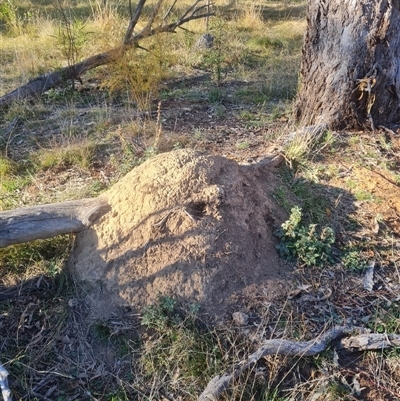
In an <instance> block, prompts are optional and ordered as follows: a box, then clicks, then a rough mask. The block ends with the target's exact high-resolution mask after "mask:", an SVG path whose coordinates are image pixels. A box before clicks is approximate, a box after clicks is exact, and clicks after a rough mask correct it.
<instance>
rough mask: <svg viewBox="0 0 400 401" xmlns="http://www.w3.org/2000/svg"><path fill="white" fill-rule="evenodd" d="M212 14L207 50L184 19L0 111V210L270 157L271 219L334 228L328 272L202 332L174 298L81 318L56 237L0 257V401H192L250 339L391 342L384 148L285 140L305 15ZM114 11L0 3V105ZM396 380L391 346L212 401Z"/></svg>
mask: <svg viewBox="0 0 400 401" xmlns="http://www.w3.org/2000/svg"><path fill="white" fill-rule="evenodd" d="M183 3H184V2H178V4H179V6H180V7H182V8H184V7H185V6H186V5H187V4H183ZM54 4H55V6H54ZM7 7H9V8H7ZM4 10H6V11H7V13H8V14H7V15H6V13H5V11H4ZM61 10H63V12H64V15H66V16H67V19H66V20H65V19H63V18H62V15H63V14H62V13H60V11H61ZM149 10H150V8H149V9H147V10H146V12H150V11H149ZM214 11H215V12H216V16H215V17H214V18H212V19H210V21H209V27H208V29H209V32H210V33H211V34H212V35H213V36H214V43H213V47H212V48H209V49H207V48H202V47H199V46H197V45H196V44H197V41H198V39H199V38H200V36H201V35H202V34H204V33H205V32H206V29H207V28H206V23H205V21H193V22H191V23H190V24H188V26H186V28H187V30H181V31H179V32H178V33H177V34H174V35H169V36H168V35H165V36H162V37H154V38H152V39H150V40H149V41H148V42H146V43H143V46H144V47H146V48H147V49H148V50H149V51H145V50H142V49H137V50H136V51H135V52H133V53H129V54H127V56H126V57H125V58H124V59H122V60H121V61H120V62H119V63H118V64H114V65H110V66H105V67H102V68H100V69H98V70H95V71H92V72H90V73H88V74H87V75H86V76H85V77H83V81H82V82H75V87H74V88H72V86H71V84H70V83H69V84H68V85H66V86H65V87H62V88H57V89H54V90H51V91H49V92H48V93H46V94H45V95H43V96H42V97H41V98H40V99H37V100H35V101H34V102H25V103H18V104H14V105H13V106H12V107H10V108H9V109H8V110H6V111H4V112H2V114H1V116H0V210H9V209H13V208H16V207H19V206H27V205H34V204H40V203H46V202H57V201H62V200H68V199H79V198H83V197H89V196H97V195H98V194H100V193H102V192H103V191H105V190H106V189H108V188H110V187H111V186H112V185H113V184H115V183H116V182H117V181H118V180H120V179H121V178H122V177H123V176H125V175H126V173H128V172H129V171H131V170H132V169H133V168H134V167H135V166H138V165H140V164H141V163H143V162H144V161H145V160H149V159H151V158H153V156H155V155H157V154H159V153H164V152H168V151H171V150H175V149H181V148H191V149H196V150H200V151H205V152H208V153H211V154H214V155H223V156H225V157H228V158H229V159H233V160H236V161H238V162H241V163H247V164H256V163H257V162H258V161H259V160H261V159H263V158H264V157H265V156H267V155H270V154H273V153H276V154H281V155H282V156H283V159H284V161H283V162H282V163H281V164H280V165H279V166H278V167H276V173H275V175H276V177H275V178H276V179H275V180H274V187H273V191H272V193H273V198H274V200H275V207H276V210H277V211H278V210H279V213H280V216H281V215H285V218H281V221H280V222H281V223H283V221H284V220H285V219H286V218H289V216H290V214H291V210H292V208H293V207H294V206H299V207H301V208H302V212H303V224H304V226H305V227H308V225H309V224H317V225H318V226H317V228H322V227H330V228H332V229H333V231H334V232H335V237H336V241H335V243H334V244H333V247H332V249H331V255H330V260H329V261H325V262H324V263H323V264H322V266H319V267H316V266H314V265H311V266H307V263H306V262H304V260H306V261H307V260H309V255H308V256H307V255H305V257H304V258H303V259H301V258H300V259H299V260H303V262H301V261H298V262H297V264H296V262H295V261H292V262H290V263H288V273H289V274H290V276H291V279H290V281H289V282H288V284H287V286H286V287H285V288H282V295H280V296H278V297H276V298H275V299H273V300H271V299H270V298H269V297H267V296H266V295H265V294H263V293H262V292H261V293H256V292H250V293H249V294H247V296H246V297H240V298H239V299H237V303H236V310H237V311H239V312H243V313H245V314H246V315H247V316H248V321H247V323H246V325H244V326H241V327H238V326H236V325H234V324H233V323H232V321H231V316H226V317H225V318H226V319H225V321H224V322H223V323H221V324H220V325H219V326H217V327H215V326H210V325H209V324H208V322H207V321H206V319H205V318H204V315H202V313H201V311H198V310H197V306H196V305H194V304H183V303H181V302H180V300H176V299H174V298H173V297H163V298H160V299H159V300H158V301H157V302H155V303H154V304H153V305H151V306H149V307H147V308H146V309H144V310H142V311H141V313H140V314H139V313H137V311H135V310H132V309H130V308H126V309H125V310H123V311H121V312H120V314H118V315H115V316H113V317H112V318H110V319H107V320H96V321H92V320H89V319H87V315H88V309H87V305H85V303H84V302H83V300H82V299H83V298H82V291H81V289H80V288H79V284H78V283H77V282H75V281H74V280H73V278H71V277H70V276H69V275H68V274H67V272H65V271H64V269H63V268H64V265H65V261H66V259H67V258H68V255H69V253H70V250H71V247H72V246H73V245H72V244H73V238H72V237H69V236H63V237H58V238H54V239H52V240H44V241H37V242H34V243H30V244H25V245H19V246H13V247H8V248H5V249H1V250H0V284H1V287H0V301H1V303H0V333H1V334H0V338H1V342H0V351H1V352H0V355H1V357H0V361H1V362H2V363H3V364H4V365H5V366H6V368H7V369H8V370H9V371H10V377H9V380H10V387H11V389H12V391H13V396H14V398H15V399H17V400H22V399H25V400H60V401H61V400H110V401H111V400H114V401H117V400H136V399H137V400H194V399H196V398H197V397H198V395H199V394H200V393H201V391H202V390H203V389H204V388H205V386H206V384H207V382H208V381H209V380H210V379H211V378H212V377H213V376H214V375H216V374H220V373H222V372H226V371H229V369H231V368H232V366H234V365H235V364H236V363H237V362H239V361H241V360H243V359H245V358H246V356H247V355H249V354H250V353H251V352H253V351H254V350H255V349H257V348H258V347H259V346H260V344H261V343H262V342H263V340H265V339H270V338H286V339H294V340H310V339H312V338H316V337H318V336H319V335H320V334H321V333H322V332H324V331H325V330H327V329H329V328H331V327H332V326H334V325H336V324H344V325H345V324H350V325H354V326H361V327H365V328H369V329H371V330H372V331H373V332H378V333H388V334H392V333H393V334H400V304H399V302H400V300H399V295H398V294H399V289H400V273H399V263H400V256H399V254H400V252H399V249H400V238H399V236H398V232H399V227H400V218H399V216H400V204H399V199H400V189H399V184H400V175H399V165H400V160H399V154H400V135H399V132H392V131H383V130H382V131H376V132H374V133H369V132H329V131H322V132H313V131H312V130H308V131H301V130H299V131H298V130H296V127H295V126H294V124H293V123H292V118H291V106H292V101H293V98H294V96H295V94H296V90H297V74H298V70H299V63H300V56H301V54H300V53H301V52H300V48H301V44H302V37H303V30H304V27H305V20H304V17H305V6H304V2H302V1H295V0H282V1H278V0H277V1H270V0H268V1H263V2H258V1H256V0H254V1H253V0H252V1H250V0H249V1H246V2H238V1H237V2H236V1H230V2H228V1H222V0H221V1H217V2H216V4H215V5H214ZM128 14H129V10H128V7H127V4H126V3H125V2H119V1H111V0H108V1H106V2H100V1H88V2H79V1H77V2H67V1H66V2H54V3H53V2H50V1H44V0H43V1H41V2H39V1H36V2H34V1H28V0H24V1H20V2H18V4H16V2H12V1H11V2H8V1H1V0H0V35H1V36H0V45H1V60H0V75H1V76H2V85H1V88H0V95H2V94H4V93H7V92H8V91H10V90H12V89H14V88H15V87H17V86H18V85H19V84H21V83H23V82H27V81H28V80H29V79H31V78H32V77H35V76H36V75H38V74H40V73H44V72H46V71H49V70H52V69H54V68H58V67H61V66H65V65H67V63H68V59H72V58H74V59H77V60H79V59H81V58H82V57H85V56H87V55H90V54H93V53H97V52H99V51H102V50H107V49H108V48H109V47H112V46H114V45H115V44H116V43H119V41H120V39H121V37H122V36H123V33H124V31H125V29H126V21H127V18H126V16H127V15H128ZM67 28H68V29H70V32H72V34H73V35H72V38H73V39H74V41H75V42H74V43H76V46H75V50H73V51H72V52H73V53H72V54H71V50H69V48H68V46H67V45H68V43H67V42H68V41H67V42H66V41H65V39H66V36H65V35H66V33H65V32H66V29H67ZM294 132H296V133H295V134H293V133H294ZM271 185H272V184H271ZM282 211H283V212H282ZM300 238H304V235H303V237H300ZM311 239H312V241H311V242H313V241H314V244H315V240H316V237H311ZM276 241H278V239H276ZM301 249H304V248H301ZM372 262H374V263H375V264H374V283H373V288H372V291H368V290H367V289H365V288H364V284H363V278H364V275H365V271H366V269H367V268H368V266H370V265H371V263H372ZM293 267H295V268H294V269H293ZM399 371H400V366H399V350H398V349H392V350H389V351H378V352H365V353H348V352H343V353H338V352H337V351H336V350H335V349H334V348H329V349H327V350H326V351H325V352H323V353H321V354H319V355H318V356H314V357H301V356H299V357H284V356H279V355H274V356H267V357H265V358H263V359H262V360H260V361H259V362H258V363H257V364H256V365H255V366H254V368H253V369H250V370H249V371H247V372H246V374H245V375H243V376H242V377H241V378H240V379H239V380H237V381H236V382H235V383H234V385H233V386H232V388H230V389H229V391H228V392H227V394H225V395H223V396H222V398H221V399H227V400H228V399H229V400H263V401H267V400H268V401H278V400H281V401H282V400H338V399H340V400H375V401H377V400H398V399H400V388H399V384H398V383H399V381H400V376H399ZM224 397H225V398H224Z"/></svg>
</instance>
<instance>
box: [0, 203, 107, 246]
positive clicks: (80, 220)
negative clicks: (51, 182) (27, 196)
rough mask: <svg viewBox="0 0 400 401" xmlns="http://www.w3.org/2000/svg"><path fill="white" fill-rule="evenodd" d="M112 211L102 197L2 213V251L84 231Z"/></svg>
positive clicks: (0, 231)
mask: <svg viewBox="0 0 400 401" xmlns="http://www.w3.org/2000/svg"><path fill="white" fill-rule="evenodd" d="M108 210H109V205H108V204H107V202H106V201H105V199H103V198H101V197H99V198H90V199H81V200H76V201H67V202H61V203H55V204H47V205H38V206H32V207H24V208H19V209H14V210H9V211H6V212H1V213H0V248H4V247H6V246H9V245H13V244H20V243H23V242H29V241H33V240H36V239H44V238H52V237H55V236H56V235H60V234H70V233H77V232H80V231H83V230H85V229H87V228H88V227H90V226H91V224H92V223H93V222H94V221H95V220H96V219H98V218H99V217H101V216H102V215H103V214H105V213H106V212H107V211H108Z"/></svg>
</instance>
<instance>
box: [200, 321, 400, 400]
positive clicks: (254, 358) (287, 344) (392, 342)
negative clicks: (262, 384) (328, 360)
mask: <svg viewBox="0 0 400 401" xmlns="http://www.w3.org/2000/svg"><path fill="white" fill-rule="evenodd" d="M356 331H357V332H358V333H360V334H358V335H354V334H355V332H356ZM366 331H367V330H366V329H363V328H359V327H358V328H355V327H345V326H335V327H333V328H332V329H331V330H328V331H327V332H326V333H324V334H322V335H321V336H319V337H317V338H315V339H313V340H310V341H291V340H286V339H272V340H266V341H265V343H264V345H263V346H262V347H261V348H259V349H258V350H257V351H256V352H254V353H252V354H251V355H250V356H249V357H248V358H247V360H245V361H242V362H240V363H239V364H237V365H236V367H235V368H234V369H233V372H232V373H229V374H227V373H225V374H223V375H220V376H215V377H213V378H212V379H211V380H210V381H209V383H208V384H207V387H206V388H205V390H204V391H203V392H202V393H201V394H200V396H199V398H198V401H210V400H211V401H216V400H217V399H218V397H219V396H220V395H221V394H222V393H223V392H224V391H226V390H227V389H228V388H229V386H230V385H231V384H232V383H233V381H234V380H235V379H237V378H238V377H240V375H241V374H242V373H243V372H245V371H246V370H248V369H249V368H251V367H252V366H254V365H255V364H256V363H257V362H258V361H259V360H260V359H261V358H262V357H264V356H266V355H290V356H301V357H303V356H311V355H316V354H318V353H320V352H322V351H324V350H325V349H326V347H327V346H328V345H329V344H330V343H331V342H332V341H333V340H336V339H337V338H340V337H342V336H348V335H352V334H353V336H350V337H348V338H344V339H342V340H341V341H340V343H339V345H338V346H337V347H336V348H338V349H346V350H351V351H354V350H357V351H365V350H378V349H379V350H382V349H384V348H389V347H398V346H399V345H400V335H396V334H375V333H366Z"/></svg>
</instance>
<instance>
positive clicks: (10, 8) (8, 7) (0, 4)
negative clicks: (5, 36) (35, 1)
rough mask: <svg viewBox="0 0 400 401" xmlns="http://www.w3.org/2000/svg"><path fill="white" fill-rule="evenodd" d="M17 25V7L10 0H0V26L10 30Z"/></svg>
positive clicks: (7, 30)
mask: <svg viewBox="0 0 400 401" xmlns="http://www.w3.org/2000/svg"><path fill="white" fill-rule="evenodd" d="M17 27H18V18H17V8H16V7H15V6H14V5H13V4H12V2H11V1H10V0H0V28H3V30H4V31H6V32H10V31H12V30H14V29H16V28H17Z"/></svg>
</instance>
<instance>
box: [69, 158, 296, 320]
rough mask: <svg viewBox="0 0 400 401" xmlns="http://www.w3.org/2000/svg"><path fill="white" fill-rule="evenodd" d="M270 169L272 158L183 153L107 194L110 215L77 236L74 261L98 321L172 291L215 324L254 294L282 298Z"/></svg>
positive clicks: (134, 174) (154, 162)
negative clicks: (242, 161)
mask: <svg viewBox="0 0 400 401" xmlns="http://www.w3.org/2000/svg"><path fill="white" fill-rule="evenodd" d="M272 164H273V163H272ZM273 170H274V167H271V163H268V160H267V161H266V162H264V163H258V164H253V165H239V164H238V163H236V162H235V161H233V160H229V159H227V158H224V157H221V156H213V155H209V154H202V153H200V152H196V151H193V150H177V151H173V152H169V153H164V154H161V155H158V156H157V157H155V158H152V159H150V160H148V161H147V162H145V163H144V164H142V165H141V166H139V167H137V168H135V169H134V170H133V171H131V172H130V173H129V174H127V175H126V176H125V177H124V178H123V179H122V180H120V181H119V182H118V183H117V184H116V185H114V186H113V187H111V189H109V190H108V191H107V192H106V193H105V194H103V195H102V196H103V197H105V198H106V199H107V201H108V202H109V204H110V206H111V211H110V212H109V213H107V214H106V215H105V216H103V217H102V218H100V219H99V220H98V221H97V222H96V223H95V224H94V225H93V227H92V228H91V229H90V230H87V231H85V232H83V233H81V234H79V235H78V237H77V239H76V245H75V249H74V251H73V253H72V255H71V257H70V261H69V266H70V269H71V270H72V272H73V273H74V275H75V276H77V277H78V278H79V279H80V280H82V282H84V283H85V284H88V285H89V286H87V287H86V293H87V294H88V297H89V298H90V300H91V305H92V308H93V309H92V314H93V315H94V317H97V318H98V317H102V318H107V317H109V316H110V315H111V313H112V312H113V311H115V309H116V308H117V307H120V306H129V307H133V308H134V309H137V308H140V307H142V306H144V305H148V304H149V303H154V302H155V301H156V300H157V298H158V297H159V296H161V295H166V296H173V297H174V298H178V299H182V300H185V301H188V302H192V303H193V302H194V303H199V304H200V305H201V307H202V312H203V313H205V314H207V315H209V317H211V318H212V319H213V320H214V319H215V318H220V317H222V316H223V315H224V314H225V313H226V312H227V311H230V310H231V307H232V302H233V301H234V299H235V298H237V297H238V296H240V294H242V293H243V292H246V291H250V289H251V290H252V291H257V292H259V291H263V292H264V293H265V294H266V295H268V297H269V298H270V299H273V298H274V297H276V296H277V295H278V294H279V293H282V288H284V287H285V285H284V282H285V279H286V280H287V278H288V272H289V270H290V269H289V268H288V265H287V264H285V263H284V262H283V261H282V259H280V258H279V256H278V254H277V251H276V249H275V245H276V238H275V237H274V235H273V231H274V224H276V223H277V221H281V220H282V211H281V210H279V206H277V205H276V203H275V202H274V200H273V199H272V197H271V194H272V192H273V191H274V190H275V186H276V177H275V173H274V171H273Z"/></svg>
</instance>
